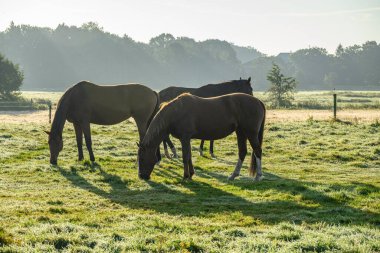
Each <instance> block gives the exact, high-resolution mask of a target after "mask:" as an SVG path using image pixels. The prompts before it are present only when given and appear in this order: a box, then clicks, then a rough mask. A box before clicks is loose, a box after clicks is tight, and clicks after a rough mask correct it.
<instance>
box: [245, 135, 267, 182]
mask: <svg viewBox="0 0 380 253" xmlns="http://www.w3.org/2000/svg"><path fill="white" fill-rule="evenodd" d="M248 139H249V142H250V144H251V147H252V149H253V152H252V157H251V166H250V169H249V171H250V174H251V176H255V175H256V177H255V181H260V180H261V179H262V175H263V173H262V170H261V156H262V149H261V145H260V142H259V138H258V135H257V134H255V135H254V136H251V137H249V138H248Z"/></svg>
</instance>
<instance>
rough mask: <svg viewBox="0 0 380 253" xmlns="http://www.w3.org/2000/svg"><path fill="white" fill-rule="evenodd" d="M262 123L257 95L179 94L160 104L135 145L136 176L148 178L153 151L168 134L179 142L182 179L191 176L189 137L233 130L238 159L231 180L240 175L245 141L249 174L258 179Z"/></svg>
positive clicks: (214, 137)
mask: <svg viewBox="0 0 380 253" xmlns="http://www.w3.org/2000/svg"><path fill="white" fill-rule="evenodd" d="M264 124H265V106H264V104H263V103H262V102H261V101H260V100H258V99H257V98H255V97H253V96H250V95H247V94H243V93H233V94H229V95H223V96H219V97H213V98H200V97H197V96H194V95H191V94H186V93H185V94H182V95H180V96H178V97H177V98H175V99H174V100H172V101H171V102H169V103H168V104H166V105H165V106H163V107H162V108H161V109H160V110H159V111H158V113H157V114H156V115H155V116H154V118H153V120H152V122H151V124H150V125H149V128H148V130H147V132H146V134H145V137H144V139H143V141H142V142H141V143H140V144H139V177H140V178H142V179H146V180H148V179H149V178H150V175H151V173H152V171H153V168H154V165H155V163H156V159H157V158H156V156H155V151H156V150H157V147H158V146H159V145H160V143H161V142H162V141H163V139H164V138H165V137H166V136H167V135H168V134H172V135H173V136H174V137H176V138H178V139H179V140H180V141H181V145H182V159H183V165H184V174H183V177H184V179H191V177H192V176H193V175H194V168H193V163H192V159H191V145H190V140H191V139H202V140H217V139H221V138H225V137H226V136H228V135H230V134H231V133H233V132H236V135H237V142H238V148H239V159H238V162H237V164H236V167H235V170H234V172H233V173H232V174H231V176H230V177H229V179H230V180H233V179H234V178H235V177H237V176H239V175H240V169H241V167H242V164H243V161H244V158H245V156H246V154H247V140H248V141H249V143H250V144H251V147H252V148H253V151H254V152H252V159H251V165H250V175H252V176H254V175H256V177H255V180H257V181H258V180H260V178H261V176H262V172H261V154H262V149H261V147H262V143H263V133H264Z"/></svg>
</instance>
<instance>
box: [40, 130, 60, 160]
mask: <svg viewBox="0 0 380 253" xmlns="http://www.w3.org/2000/svg"><path fill="white" fill-rule="evenodd" d="M44 132H45V133H46V134H48V135H49V140H48V143H49V149H50V163H51V164H53V165H57V159H58V155H59V152H61V151H62V149H63V140H62V136H61V135H53V134H52V133H51V132H49V131H44Z"/></svg>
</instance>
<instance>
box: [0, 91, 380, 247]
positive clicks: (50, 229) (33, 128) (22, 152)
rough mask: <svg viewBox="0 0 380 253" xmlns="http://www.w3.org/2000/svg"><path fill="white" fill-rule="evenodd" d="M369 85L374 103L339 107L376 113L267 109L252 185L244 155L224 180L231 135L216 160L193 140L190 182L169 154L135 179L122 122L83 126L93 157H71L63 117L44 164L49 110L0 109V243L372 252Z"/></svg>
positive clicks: (374, 141)
mask: <svg viewBox="0 0 380 253" xmlns="http://www.w3.org/2000/svg"><path fill="white" fill-rule="evenodd" d="M318 94H322V95H323V96H326V99H328V98H329V97H331V96H330V94H328V93H326V94H324V93H318ZM318 94H317V95H318ZM363 94H364V93H363ZM366 94H369V95H370V96H371V98H367V100H371V101H372V102H368V103H369V104H371V105H372V104H374V105H375V107H371V106H368V107H364V106H362V105H361V104H362V103H360V102H357V101H356V102H357V103H358V104H359V106H357V107H354V106H352V107H351V106H347V107H346V108H361V109H363V108H377V110H360V111H357V110H351V111H342V112H339V111H338V117H339V116H340V115H341V117H340V118H341V119H342V121H334V120H332V119H330V117H331V115H332V113H331V112H329V111H314V110H311V111H306V110H303V111H300V110H269V111H268V123H267V124H266V130H265V133H264V145H263V152H264V153H263V172H264V179H263V180H262V181H261V182H258V183H253V182H252V179H251V178H249V177H248V172H247V166H248V164H249V156H248V155H247V158H246V160H245V162H244V166H243V169H242V176H241V177H238V178H237V179H236V180H235V181H232V182H230V181H227V176H228V175H229V174H230V173H231V172H232V171H233V168H234V165H235V163H236V161H237V145H236V137H235V135H231V136H230V137H228V138H226V139H223V140H218V141H216V142H215V154H216V156H217V158H216V159H211V158H210V156H209V155H208V152H204V153H205V157H200V156H199V155H198V152H197V147H198V146H199V141H195V140H193V141H192V147H193V162H194V166H195V170H196V175H195V176H194V177H193V181H183V180H182V174H183V170H182V160H180V159H176V160H169V159H166V158H164V159H163V161H162V162H161V164H160V166H159V167H156V168H155V169H154V171H153V173H152V179H151V181H142V180H139V179H138V177H137V165H136V153H137V147H136V144H135V142H136V141H137V140H138V134H137V128H136V126H135V124H134V123H133V122H131V121H126V122H123V123H121V124H119V125H115V126H96V125H92V134H93V149H94V154H95V157H96V159H97V162H96V163H95V164H91V163H90V162H89V160H88V152H87V150H86V149H84V154H85V161H84V162H77V161H76V159H77V149H76V143H75V137H74V135H75V134H74V130H73V127H72V125H71V124H68V123H67V124H66V125H65V130H64V137H63V139H64V149H63V151H62V152H61V154H60V156H59V158H58V166H50V165H49V149H48V145H47V136H46V134H45V133H43V131H42V130H44V129H45V130H46V129H48V127H49V124H48V122H47V120H48V117H47V112H46V111H41V112H37V113H33V114H16V115H13V114H3V115H0V203H1V204H0V252H27V251H57V250H62V251H68V252H123V251H127V252H130V251H132V252H141V251H143V252H144V251H147V252H167V251H182V252H255V251H256V252H281V251H282V252H292V251H293V252H300V251H302V252H379V251H380V228H379V226H380V188H379V187H380V173H379V170H380V123H379V121H380V111H379V110H378V107H376V103H379V102H378V101H379V97H380V95H379V93H366ZM24 95H25V96H26V97H28V96H29V98H30V97H33V96H35V97H41V98H50V99H51V100H52V101H53V102H55V101H57V99H58V98H59V96H60V95H59V94H50V93H40V94H38V95H36V93H32V92H29V93H26V94H24ZM261 95H262V94H259V95H258V96H259V97H260V96H261ZM306 95H307V94H306ZM306 95H305V93H302V94H298V95H297V96H298V97H296V101H301V100H302V99H304V97H305V96H306ZM309 95H310V96H311V97H313V98H314V97H315V96H316V95H314V94H312V93H310V94H309ZM322 95H321V96H322ZM359 95H360V94H359ZM302 96H304V97H302ZM356 99H363V97H360V98H359V97H356ZM306 100H307V99H304V101H306ZM351 102H353V101H351ZM356 102H355V103H356ZM338 106H339V104H338ZM314 112H315V113H314ZM347 112H350V113H347ZM345 113H346V114H345ZM344 115H345V116H344ZM175 145H176V146H177V148H178V149H179V150H180V145H179V143H178V141H176V140H175ZM206 147H208V143H207V144H206ZM248 150H249V155H250V152H251V150H250V148H249V149H248ZM180 153H181V152H179V154H180Z"/></svg>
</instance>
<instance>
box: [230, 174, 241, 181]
mask: <svg viewBox="0 0 380 253" xmlns="http://www.w3.org/2000/svg"><path fill="white" fill-rule="evenodd" d="M238 176H240V175H235V174H231V176H229V177H228V180H229V181H232V180H234V179H235V178H236V177H238Z"/></svg>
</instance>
